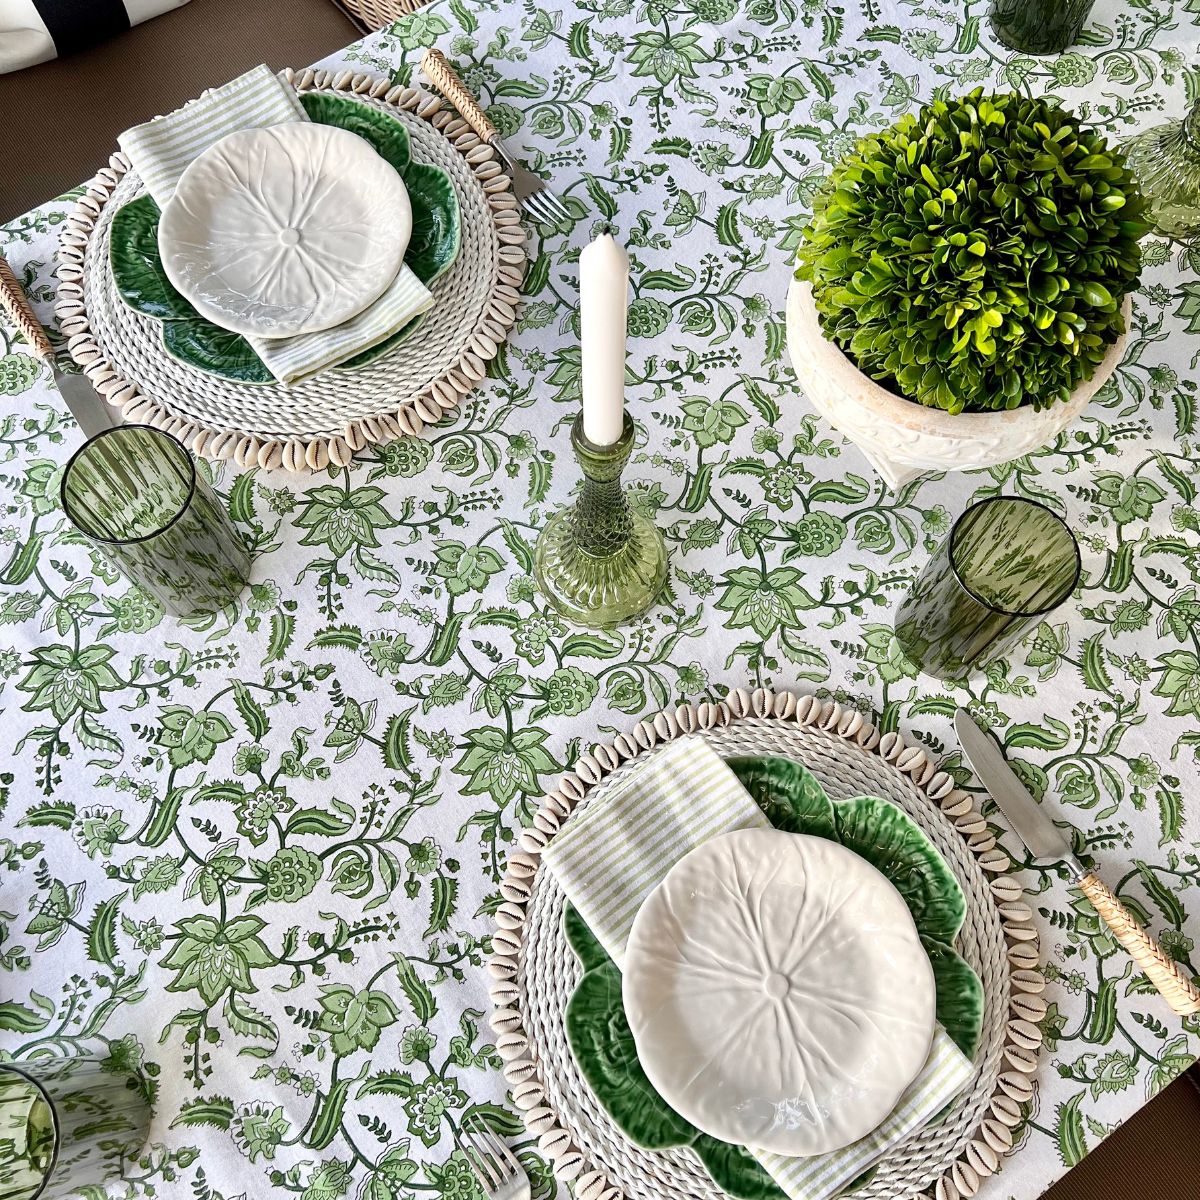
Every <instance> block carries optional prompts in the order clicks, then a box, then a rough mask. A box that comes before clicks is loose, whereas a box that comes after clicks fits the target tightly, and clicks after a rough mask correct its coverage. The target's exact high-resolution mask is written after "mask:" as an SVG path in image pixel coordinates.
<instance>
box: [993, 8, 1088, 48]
mask: <svg viewBox="0 0 1200 1200" xmlns="http://www.w3.org/2000/svg"><path fill="white" fill-rule="evenodd" d="M1094 3H1095V0H993V3H992V8H991V13H990V16H991V21H992V30H993V32H994V33H995V34H996V36H997V37H998V38H999V39H1000V41H1002V42H1003V43H1004V44H1005V45H1006V46H1007V47H1008V48H1009V49H1010V50H1017V51H1019V52H1020V53H1022V54H1060V53H1061V52H1062V51H1063V50H1065V49H1066V48H1067V47H1068V46H1073V45H1074V44H1075V42H1076V41H1077V40H1078V39H1079V35H1080V34H1081V33H1082V32H1083V23H1084V21H1086V20H1087V19H1088V13H1090V12H1091V11H1092V5H1093V4H1094Z"/></svg>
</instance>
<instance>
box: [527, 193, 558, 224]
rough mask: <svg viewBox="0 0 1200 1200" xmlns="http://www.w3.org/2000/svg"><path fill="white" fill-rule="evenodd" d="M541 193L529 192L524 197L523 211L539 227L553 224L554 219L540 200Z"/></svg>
mask: <svg viewBox="0 0 1200 1200" xmlns="http://www.w3.org/2000/svg"><path fill="white" fill-rule="evenodd" d="M543 195H544V193H543V192H540V191H538V192H530V193H529V195H528V196H526V197H525V211H526V212H527V213H528V214H529V215H530V216H531V217H532V218H533V219H534V220H535V221H537V222H538V224H539V225H553V224H555V220H554V217H553V216H552V215H551V214H550V213H549V211H548V210H547V208H546V206H545V201H544V200H543V199H542V197H543Z"/></svg>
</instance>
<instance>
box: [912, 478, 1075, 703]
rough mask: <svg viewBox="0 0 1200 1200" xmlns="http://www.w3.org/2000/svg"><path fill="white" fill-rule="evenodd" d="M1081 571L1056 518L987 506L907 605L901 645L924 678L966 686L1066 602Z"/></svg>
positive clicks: (1005, 499)
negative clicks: (961, 682) (972, 676)
mask: <svg viewBox="0 0 1200 1200" xmlns="http://www.w3.org/2000/svg"><path fill="white" fill-rule="evenodd" d="M1079 572H1080V556H1079V546H1078V544H1077V543H1076V541H1075V538H1074V537H1073V536H1072V534H1071V531H1070V530H1069V529H1068V528H1067V526H1066V525H1065V524H1064V522H1063V521H1062V519H1061V518H1060V517H1059V516H1058V515H1057V514H1056V513H1053V512H1051V510H1050V509H1048V508H1046V507H1045V505H1042V504H1038V503H1037V502H1036V501H1033V500H1025V499H1023V498H1021V497H1019V496H995V497H992V498H991V499H990V500H983V501H981V502H980V503H978V504H973V505H972V506H971V507H970V508H968V509H967V511H966V512H964V513H963V514H962V516H960V517H959V518H958V520H957V521H955V523H954V528H953V529H951V531H950V536H949V538H947V539H946V541H944V542H943V543H942V544H941V545H940V546H939V547H938V549H937V551H936V553H935V554H934V555H933V557H932V558H931V559H930V560H929V562H928V563H927V564H926V566H925V570H924V571H922V572H921V575H920V577H919V578H918V579H917V581H916V583H914V584H913V587H912V590H911V591H910V592H909V594H908V595H907V596H906V597H905V598H904V601H903V603H902V604H901V605H900V608H899V609H898V611H897V613H896V641H897V642H898V643H899V644H900V648H901V649H902V650H903V651H904V653H905V655H906V656H907V657H908V659H909V661H910V662H912V663H913V664H914V665H915V666H917V667H918V668H919V669H920V670H922V671H924V672H925V674H926V675H932V676H934V678H936V679H942V680H948V679H953V680H961V679H965V678H967V676H969V675H970V674H971V672H972V671H974V670H976V669H978V668H980V667H982V666H985V665H986V664H987V663H988V662H990V661H991V660H992V659H994V658H999V657H1000V656H1001V655H1003V654H1005V653H1006V652H1007V651H1009V650H1011V649H1012V647H1013V646H1015V645H1016V644H1017V642H1018V641H1020V639H1021V638H1022V637H1023V636H1024V635H1025V634H1026V633H1027V632H1028V631H1029V630H1030V629H1031V628H1032V627H1033V626H1034V625H1035V624H1036V623H1037V622H1038V621H1039V620H1040V619H1041V618H1042V617H1044V616H1045V615H1046V614H1047V613H1049V612H1050V611H1051V610H1053V609H1055V608H1057V607H1058V606H1059V605H1060V604H1061V603H1062V602H1063V601H1064V600H1066V598H1067V597H1068V596H1069V595H1070V594H1071V593H1072V592H1073V591H1074V590H1075V585H1076V584H1077V583H1078V582H1079Z"/></svg>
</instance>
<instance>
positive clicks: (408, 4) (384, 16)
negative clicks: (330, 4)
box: [335, 0, 429, 29]
mask: <svg viewBox="0 0 1200 1200" xmlns="http://www.w3.org/2000/svg"><path fill="white" fill-rule="evenodd" d="M335 2H337V6H338V7H339V8H342V9H345V10H346V11H347V12H349V14H350V15H351V16H352V17H354V18H355V19H356V20H359V21H361V22H362V23H363V24H364V25H366V26H367V28H368V29H384V28H386V27H387V26H388V25H391V24H392V23H393V22H394V21H398V20H400V18H401V17H407V16H409V15H410V14H412V13H415V12H416V11H417V9H419V8H424V7H425V5H426V4H428V3H429V0H335Z"/></svg>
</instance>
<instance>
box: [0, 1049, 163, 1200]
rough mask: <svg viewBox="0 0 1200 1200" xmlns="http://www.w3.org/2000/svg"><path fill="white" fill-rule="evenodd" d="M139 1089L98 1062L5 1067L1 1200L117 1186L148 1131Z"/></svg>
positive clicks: (49, 1198) (43, 1199)
mask: <svg viewBox="0 0 1200 1200" xmlns="http://www.w3.org/2000/svg"><path fill="white" fill-rule="evenodd" d="M150 1116H151V1113H150V1105H149V1104H148V1103H147V1100H146V1095H145V1091H144V1089H143V1087H142V1084H141V1081H140V1080H139V1079H138V1078H137V1077H136V1076H133V1075H130V1074H126V1073H123V1072H114V1071H113V1070H111V1068H110V1067H109V1066H108V1065H107V1064H103V1063H102V1062H101V1061H100V1059H98V1058H91V1057H83V1056H80V1057H74V1058H39V1059H33V1060H29V1061H25V1062H19V1063H17V1062H5V1063H0V1200H55V1198H57V1197H64V1196H68V1195H71V1194H73V1193H75V1192H78V1191H79V1190H80V1189H82V1188H85V1187H89V1186H93V1187H97V1186H104V1185H105V1184H108V1183H111V1182H115V1181H117V1180H119V1179H120V1178H121V1176H122V1174H123V1172H124V1170H125V1168H126V1165H127V1164H128V1163H129V1162H131V1161H132V1160H134V1159H135V1158H136V1157H137V1155H138V1154H139V1152H140V1151H141V1149H142V1147H143V1146H145V1144H146V1139H147V1136H148V1134H149V1131H150Z"/></svg>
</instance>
